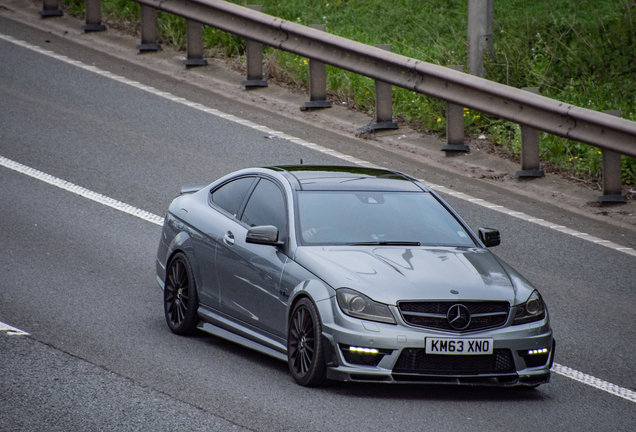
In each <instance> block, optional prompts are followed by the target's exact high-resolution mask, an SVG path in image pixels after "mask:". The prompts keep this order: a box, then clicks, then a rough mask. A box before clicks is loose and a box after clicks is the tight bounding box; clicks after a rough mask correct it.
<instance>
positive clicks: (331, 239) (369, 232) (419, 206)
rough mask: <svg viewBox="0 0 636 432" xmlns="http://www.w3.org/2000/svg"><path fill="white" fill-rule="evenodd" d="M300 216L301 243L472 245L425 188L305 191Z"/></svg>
mask: <svg viewBox="0 0 636 432" xmlns="http://www.w3.org/2000/svg"><path fill="white" fill-rule="evenodd" d="M298 216H299V229H300V234H301V238H302V244H304V245H366V244H371V245H374V244H379V245H397V246H418V245H423V246H459V247H475V243H474V242H473V240H472V239H471V237H470V235H469V234H468V233H467V232H466V230H465V229H464V228H463V227H462V225H461V224H460V223H459V222H458V221H457V220H456V219H455V218H454V217H453V215H452V214H450V213H449V212H448V210H446V208H445V207H444V206H443V205H442V204H440V202H439V201H437V199H435V197H434V196H432V195H431V194H429V193H427V192H361V191H303V192H299V193H298Z"/></svg>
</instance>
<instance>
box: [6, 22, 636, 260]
mask: <svg viewBox="0 0 636 432" xmlns="http://www.w3.org/2000/svg"><path fill="white" fill-rule="evenodd" d="M0 39H3V40H5V41H7V42H11V43H13V44H16V45H19V46H21V47H24V48H27V49H30V50H32V51H36V52H38V53H40V54H44V55H46V56H49V57H52V58H54V59H57V60H59V61H62V62H65V63H67V64H70V65H73V66H77V67H80V68H82V69H85V70H87V71H90V72H94V73H98V74H100V75H102V76H104V77H106V78H110V79H113V80H115V81H118V82H121V83H123V84H126V85H130V86H132V87H135V88H138V89H140V90H143V91H146V92H148V93H152V94H154V95H156V96H159V97H162V98H164V99H168V100H171V101H173V102H177V103H180V104H182V105H185V106H188V107H191V108H194V109H196V110H199V111H202V112H205V113H208V114H211V115H213V116H216V117H221V118H224V119H225V120H229V121H232V122H234V123H238V124H245V125H246V126H248V127H251V128H253V129H257V130H259V131H261V132H264V133H265V134H266V135H268V136H274V137H277V138H282V139H286V140H288V141H291V142H293V143H295V144H298V145H300V146H303V147H306V148H309V149H312V150H316V151H319V152H322V153H325V154H328V155H329V156H333V157H335V158H338V159H341V160H343V161H345V162H347V163H353V164H356V165H363V166H366V167H369V168H383V167H381V166H378V165H375V164H373V163H371V162H368V161H365V160H362V159H358V158H356V157H353V156H350V155H346V154H344V153H341V152H339V151H336V150H332V149H329V148H326V147H323V146H321V145H319V144H315V143H310V142H308V141H305V140H303V139H300V138H296V137H293V136H291V135H288V134H285V133H283V132H280V131H276V130H273V129H270V128H269V127H267V126H262V125H258V124H256V123H253V122H251V121H247V120H245V119H242V118H240V117H236V116H234V115H232V114H227V113H224V112H222V111H219V110H216V109H212V108H209V107H206V106H204V105H201V104H200V103H196V102H191V101H189V100H187V99H185V98H182V97H178V96H175V95H173V94H170V93H168V92H165V91H161V90H158V89H156V88H154V87H150V86H147V85H144V84H141V83H139V82H137V81H133V80H129V79H128V78H125V77H122V76H119V75H115V74H113V73H111V72H109V71H104V70H102V69H99V68H97V67H95V66H90V65H87V64H84V63H82V62H80V61H77V60H72V59H69V58H68V57H66V56H63V55H59V54H56V53H54V52H53V51H48V50H45V49H43V48H41V47H39V46H37V45H32V44H29V43H27V42H24V41H21V40H18V39H15V38H13V37H11V36H7V35H3V34H1V33H0ZM421 181H422V182H423V183H425V184H427V185H428V186H429V187H431V188H432V189H434V190H436V191H437V192H440V193H443V194H448V195H452V196H455V197H457V198H459V199H462V200H464V201H469V202H472V203H475V204H478V205H481V206H483V207H486V208H488V209H492V210H495V211H498V212H500V213H504V214H507V215H509V216H513V217H516V218H519V219H522V220H525V221H526V222H531V223H533V224H536V225H541V226H544V227H547V228H550V229H553V230H555V231H559V232H562V233H564V234H570V235H572V236H575V237H578V238H580V239H583V240H586V241H588V242H591V243H594V244H600V245H602V246H605V247H607V248H610V249H613V250H615V251H618V252H621V253H624V254H627V255H632V256H636V250H634V249H633V248H630V247H624V246H621V245H619V244H616V243H614V242H611V241H609V240H603V239H600V238H597V237H593V236H590V235H588V234H585V233H580V232H578V231H575V230H572V229H569V228H566V227H564V226H561V225H555V224H553V223H551V222H548V221H545V220H543V219H537V218H535V217H532V216H530V215H527V214H525V213H522V212H517V211H513V210H510V209H508V208H506V207H504V206H500V205H498V204H494V203H491V202H488V201H485V200H483V199H481V198H475V197H472V196H470V195H467V194H465V193H462V192H455V191H453V190H451V189H449V188H446V187H444V186H441V185H435V184H432V183H428V182H426V181H425V180H421Z"/></svg>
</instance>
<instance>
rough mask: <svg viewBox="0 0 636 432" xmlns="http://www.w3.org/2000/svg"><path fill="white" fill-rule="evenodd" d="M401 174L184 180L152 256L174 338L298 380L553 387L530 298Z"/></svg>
mask: <svg viewBox="0 0 636 432" xmlns="http://www.w3.org/2000/svg"><path fill="white" fill-rule="evenodd" d="M499 241H500V240H499V232H498V231H497V230H495V229H491V228H480V229H479V230H478V234H477V235H476V234H475V233H474V232H473V231H472V230H471V229H470V228H469V227H468V226H467V225H466V223H465V222H463V221H462V219H461V218H460V217H459V216H458V215H457V214H456V213H455V211H454V210H453V209H451V208H450V206H449V205H448V204H447V203H446V202H444V200H442V199H441V198H440V197H439V196H438V195H437V194H436V193H435V192H434V191H433V190H431V189H430V188H428V187H427V186H426V185H424V184H423V183H421V182H420V181H418V180H416V179H414V178H412V177H409V176H407V175H405V174H402V173H399V172H394V171H388V170H381V169H374V168H360V167H341V166H304V165H300V166H280V167H272V168H253V169H244V170H241V171H237V172H234V173H232V174H229V175H227V176H225V177H223V178H221V179H219V180H217V181H215V182H214V183H212V184H209V185H194V186H185V187H184V188H182V190H181V195H180V196H179V197H177V198H176V199H175V200H174V201H173V202H172V204H171V205H170V208H169V211H168V214H167V216H166V218H165V223H164V226H163V232H162V234H161V240H160V243H159V251H158V254H157V263H156V264H157V265H156V267H157V281H158V282H159V285H160V286H161V287H162V288H163V290H164V310H165V316H166V321H167V323H168V326H169V327H170V329H171V330H172V331H173V332H174V333H176V334H181V335H184V334H190V333H193V332H194V331H196V330H197V329H200V330H203V331H205V332H209V333H212V334H214V335H217V336H219V337H222V338H226V339H229V340H231V341H234V342H237V343H239V344H242V345H244V346H247V347H250V348H253V349H255V350H258V351H260V352H263V353H265V354H268V355H271V356H274V357H276V358H279V359H281V360H284V361H287V362H288V364H289V370H290V372H291V375H292V376H293V378H294V379H295V380H296V382H297V383H298V384H301V385H306V386H312V385H319V384H322V383H323V382H325V381H326V380H327V379H332V380H341V381H359V382H386V383H396V382H399V383H443V384H468V385H498V386H514V385H526V386H531V387H536V386H538V385H540V384H543V383H546V382H548V381H549V380H550V367H551V365H552V361H553V358H554V347H555V343H554V339H553V337H552V330H551V328H550V322H549V318H548V311H547V307H546V305H545V303H544V301H543V299H542V297H541V295H540V294H539V292H538V291H537V290H536V289H535V288H533V287H532V285H530V283H529V282H528V281H526V280H525V279H524V278H523V277H522V276H521V275H520V274H519V273H517V272H516V271H515V270H513V269H512V268H511V267H510V266H508V265H507V264H506V263H505V262H503V261H502V260H501V259H500V258H498V257H497V256H495V255H494V254H493V253H491V252H490V251H489V250H488V249H487V248H488V247H492V246H496V245H498V244H499Z"/></svg>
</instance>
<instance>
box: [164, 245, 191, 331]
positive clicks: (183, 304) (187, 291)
mask: <svg viewBox="0 0 636 432" xmlns="http://www.w3.org/2000/svg"><path fill="white" fill-rule="evenodd" d="M163 308H164V312H165V315H166V322H167V323H168V327H170V330H172V332H173V333H175V334H178V335H189V334H192V333H194V332H195V330H196V328H197V325H198V324H199V314H198V312H197V309H198V308H199V298H198V296H197V288H196V285H195V282H194V276H193V274H192V267H191V266H190V262H188V259H187V258H186V256H185V255H184V254H183V253H178V254H176V255H175V256H174V258H173V259H172V260H171V261H170V265H168V271H167V272H166V286H165V289H164V290H163Z"/></svg>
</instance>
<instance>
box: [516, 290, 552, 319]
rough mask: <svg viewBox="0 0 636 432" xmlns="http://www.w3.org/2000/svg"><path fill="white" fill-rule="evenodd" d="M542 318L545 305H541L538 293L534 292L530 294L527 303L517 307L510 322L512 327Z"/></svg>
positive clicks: (541, 301) (541, 300)
mask: <svg viewBox="0 0 636 432" xmlns="http://www.w3.org/2000/svg"><path fill="white" fill-rule="evenodd" d="M544 317H545V305H544V304H543V299H542V298H541V295H539V292H538V291H534V292H533V293H532V294H530V297H529V298H528V301H527V302H525V303H523V304H520V305H519V306H517V313H516V314H515V318H514V320H512V325H515V324H525V323H529V322H532V321H539V320H541V319H543V318H544Z"/></svg>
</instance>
